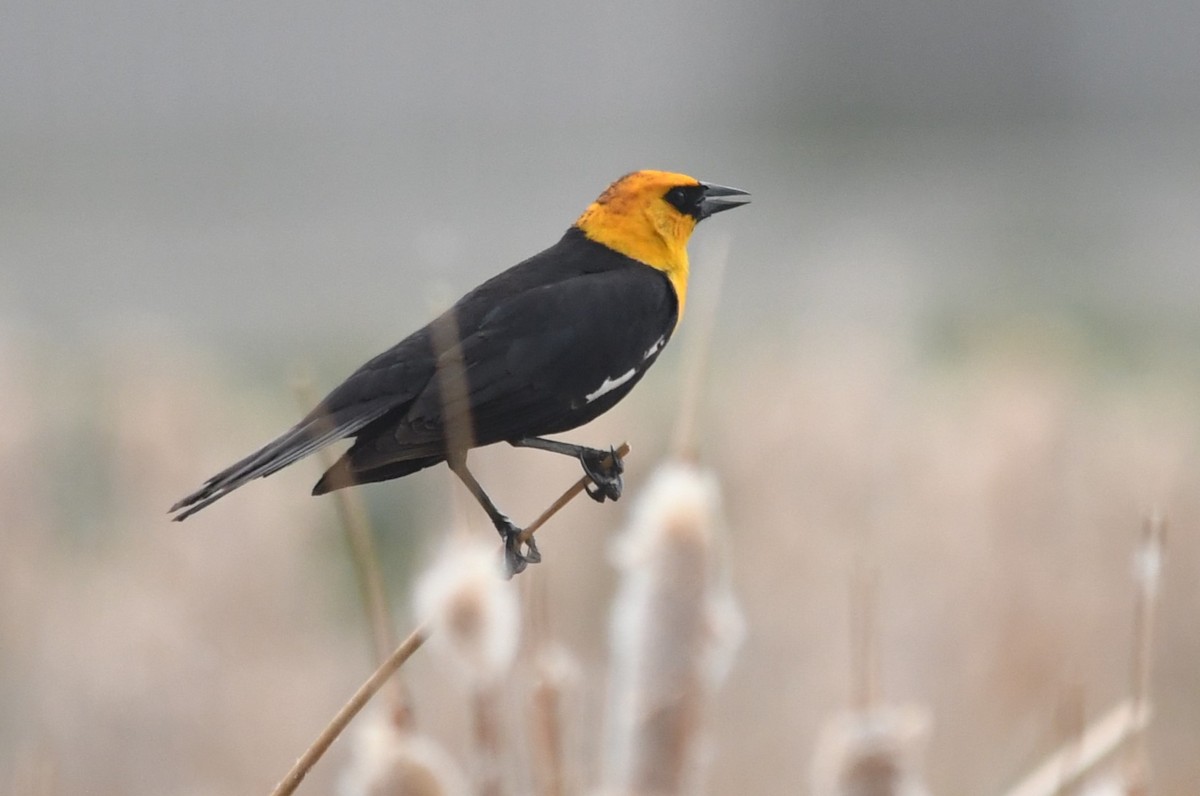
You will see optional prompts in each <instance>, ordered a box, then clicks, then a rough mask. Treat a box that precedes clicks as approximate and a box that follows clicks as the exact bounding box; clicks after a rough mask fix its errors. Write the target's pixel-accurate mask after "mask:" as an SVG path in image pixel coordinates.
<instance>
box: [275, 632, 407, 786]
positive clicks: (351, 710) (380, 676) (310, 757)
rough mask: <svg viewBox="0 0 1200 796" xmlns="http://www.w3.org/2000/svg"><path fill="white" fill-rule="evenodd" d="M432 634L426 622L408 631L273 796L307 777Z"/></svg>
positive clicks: (297, 784) (302, 757) (305, 753)
mask: <svg viewBox="0 0 1200 796" xmlns="http://www.w3.org/2000/svg"><path fill="white" fill-rule="evenodd" d="M427 638H429V630H428V628H426V626H425V625H418V626H417V629H416V630H414V631H413V632H412V633H410V634H409V635H408V638H406V639H404V641H402V642H400V646H399V647H397V648H396V651H395V652H393V653H392V654H391V655H390V656H388V659H387V660H385V661H384V662H383V663H382V664H381V665H380V666H379V668H378V669H376V670H375V673H374V674H372V675H371V676H370V677H368V678H367V681H366V682H365V683H363V684H362V685H361V686H359V688H358V690H357V691H355V692H354V696H352V697H350V701H349V702H347V703H346V704H345V705H343V706H342V709H341V710H339V711H338V712H337V715H335V716H334V717H333V720H332V721H330V722H329V725H328V726H327V727H325V729H324V730H322V731H321V734H320V735H318V736H317V739H316V740H315V741H313V743H312V745H311V746H309V747H308V749H306V750H305V751H304V754H302V755H300V758H299V759H298V760H297V761H296V764H295V765H294V766H292V769H291V771H289V772H288V773H287V775H286V776H284V778H283V779H282V780H280V781H279V784H278V785H276V786H275V790H273V791H271V796H288V794H290V793H293V792H294V791H295V790H296V788H297V787H299V785H300V783H301V782H302V781H303V780H304V777H305V776H307V775H308V772H309V770H310V769H311V768H312V767H313V766H314V765H315V764H316V762H317V761H318V760H320V759H321V756H322V755H324V754H325V752H326V750H327V749H329V747H330V745H331V744H332V743H333V742H334V741H335V740H337V737H338V736H339V735H341V734H342V730H344V729H346V725H348V724H349V723H350V721H351V719H353V718H354V717H355V716H357V715H358V712H359V711H360V710H362V709H363V707H364V706H365V705H366V704H367V702H369V701H371V697H373V696H375V694H376V693H377V692H378V691H379V689H380V688H382V687H383V684H384V683H386V682H387V680H388V678H389V677H391V676H392V674H393V673H395V672H396V670H397V669H399V668H400V667H401V666H403V665H404V662H405V661H407V660H408V659H409V658H411V657H412V655H413V653H414V652H416V651H417V650H419V649H420V648H421V645H422V644H424V643H425V640H426V639H427Z"/></svg>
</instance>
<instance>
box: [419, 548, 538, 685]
mask: <svg viewBox="0 0 1200 796" xmlns="http://www.w3.org/2000/svg"><path fill="white" fill-rule="evenodd" d="M416 603H417V612H418V614H419V615H420V616H421V617H422V618H423V619H424V620H425V621H428V622H429V623H430V630H431V633H432V637H431V641H432V642H433V643H434V644H435V645H437V646H439V647H441V648H442V649H443V650H445V651H446V652H447V653H448V654H449V657H451V658H452V659H454V660H455V661H457V662H458V663H459V665H460V666H461V667H462V668H463V671H464V672H465V673H466V675H467V676H468V677H470V678H471V679H472V680H473V681H475V682H476V683H490V682H495V681H496V680H499V679H500V678H501V677H502V676H503V675H504V674H505V673H506V672H507V671H508V669H509V667H510V666H511V665H512V662H513V658H514V656H515V655H516V651H517V641H518V638H519V636H520V625H521V623H520V610H519V606H518V601H517V593H516V588H515V586H514V585H513V583H512V582H511V581H509V580H507V579H506V578H505V577H504V573H503V570H502V565H501V561H500V557H499V556H498V555H497V553H496V550H495V548H494V547H492V546H491V545H488V544H484V543H481V542H471V541H467V540H463V539H461V538H456V539H455V540H454V541H452V542H451V544H450V547H449V548H448V549H447V550H446V551H445V552H444V553H443V554H442V555H441V556H440V557H439V558H438V560H437V561H436V562H435V563H434V565H433V566H432V567H431V568H430V569H429V570H428V571H427V572H426V573H425V575H424V576H423V577H422V578H421V580H420V582H419V583H418V585H417V595H416Z"/></svg>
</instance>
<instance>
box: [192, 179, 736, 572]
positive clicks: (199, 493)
mask: <svg viewBox="0 0 1200 796" xmlns="http://www.w3.org/2000/svg"><path fill="white" fill-rule="evenodd" d="M747 196H748V194H747V193H746V192H745V191H739V190H737V189H735V188H725V187H722V186H720V185H712V184H709V183H703V182H700V181H698V180H696V179H693V178H692V177H688V176H686V175H683V174H671V173H667V172H662V171H638V172H633V173H631V174H627V175H625V176H624V177H622V178H621V179H619V180H617V181H616V182H614V183H613V184H612V185H611V186H609V187H608V189H607V190H606V191H605V192H604V193H603V194H601V195H600V197H599V198H598V199H596V201H595V202H593V203H592V204H591V205H590V206H589V207H588V208H587V210H585V211H584V213H583V215H581V216H580V217H579V219H578V220H577V221H576V222H575V224H574V225H572V226H571V228H570V229H568V230H567V232H566V234H565V235H563V237H562V239H561V240H559V241H558V243H556V244H554V245H553V246H551V247H550V248H548V249H546V250H545V251H543V252H541V253H540V254H536V255H534V256H533V257H530V258H529V259H528V260H525V261H524V262H522V263H520V264H518V265H515V266H513V267H512V268H509V269H508V270H507V271H505V272H503V273H501V274H499V275H498V276H495V277H493V278H491V279H489V280H488V281H486V282H484V283H483V284H482V285H480V286H479V287H477V288H475V289H474V290H472V291H471V292H470V293H468V294H467V295H465V296H463V297H462V298H461V299H459V301H458V303H456V304H455V305H454V306H453V307H451V308H450V309H449V310H447V312H446V313H445V314H444V315H443V316H442V317H441V318H438V319H437V320H434V321H433V322H432V323H430V324H429V325H428V326H426V327H424V328H423V329H420V330H418V331H416V332H414V333H413V334H411V335H409V336H408V337H406V338H405V339H404V340H402V341H401V342H400V343H398V344H397V345H395V346H393V347H392V348H391V349H389V350H387V351H385V352H383V353H382V354H380V355H379V356H377V357H375V358H374V359H372V360H371V361H369V362H367V363H366V364H365V365H363V366H362V367H361V368H359V369H358V370H356V371H355V372H354V373H353V374H351V376H350V377H349V378H348V379H346V381H344V382H343V383H342V384H341V385H340V386H339V387H337V388H336V389H334V391H333V392H331V393H330V394H329V395H328V396H326V398H325V399H324V400H323V401H321V403H320V404H318V405H317V407H316V408H315V409H313V411H312V412H310V413H309V414H308V415H307V416H306V417H305V418H304V419H303V420H301V421H300V422H299V423H297V424H296V425H295V426H294V427H292V429H291V430H289V431H287V432H286V433H284V434H283V435H282V436H281V437H279V438H278V439H276V440H275V441H274V442H271V443H270V444H268V445H266V446H265V447H263V448H262V449H261V450H258V451H256V452H255V453H252V454H250V455H249V456H247V457H246V458H245V459H242V460H241V461H240V462H237V463H236V464H234V465H232V466H230V467H228V468H226V469H225V470H222V471H221V472H219V473H217V474H216V475H214V476H213V477H212V478H210V479H208V481H206V482H205V483H204V485H203V486H201V487H200V488H199V489H198V490H196V491H195V492H193V493H192V494H190V495H188V496H187V497H185V498H184V499H183V500H180V501H179V502H178V503H176V504H175V505H174V506H172V507H171V511H172V512H178V513H177V514H176V515H175V517H174V519H176V520H182V519H184V518H185V517H188V516H190V515H191V514H193V513H195V512H197V511H199V510H200V509H202V508H204V507H205V506H207V505H208V504H210V503H212V502H213V501H215V500H217V499H218V498H221V497H224V496H225V495H227V494H229V493H230V492H232V491H233V490H234V489H237V488H238V487H239V486H241V485H242V484H244V483H246V482H247V481H250V480H251V479H254V478H259V477H261V476H266V475H270V474H271V473H274V472H275V471H277V470H279V469H281V468H283V467H286V466H287V465H289V464H291V463H292V462H295V461H297V460H298V459H301V458H303V457H305V456H307V455H309V454H310V453H313V452H314V451H316V450H318V449H319V448H323V447H324V446H326V445H329V444H330V443H332V442H335V441H336V440H339V439H344V438H347V437H353V438H354V444H353V445H352V446H351V447H350V449H349V450H347V451H346V452H345V453H344V454H343V455H342V457H341V458H340V459H339V460H338V461H337V463H336V464H335V465H334V466H333V467H331V468H330V469H329V471H328V472H326V473H325V475H324V476H323V477H322V478H321V480H320V481H318V482H317V484H316V486H315V487H313V494H314V495H320V494H324V493H326V492H329V491H331V490H333V489H339V488H341V487H343V486H350V485H352V484H357V483H366V482H371V481H385V480H388V479H391V478H400V477H401V476H405V475H408V474H409V473H414V472H416V471H417V470H421V469H423V468H425V467H430V466H432V465H435V464H438V463H439V462H443V461H444V462H447V463H448V464H449V466H450V469H451V470H453V471H454V473H455V474H456V475H458V477H459V478H460V479H462V481H463V483H464V484H465V485H466V487H467V488H468V489H469V490H470V491H471V494H472V495H474V496H475V498H476V499H477V500H478V501H479V503H480V504H481V505H482V506H483V508H484V510H486V511H487V513H488V516H489V517H490V518H491V520H492V523H493V524H494V525H495V526H496V529H497V530H498V531H499V532H500V535H501V536H502V537H503V538H504V540H505V548H506V559H507V563H508V566H509V569H510V571H511V572H519V571H520V570H522V569H524V567H525V564H526V563H527V562H532V561H537V560H538V559H539V555H538V552H537V548H536V547H535V546H534V545H533V541H532V539H530V540H529V542H528V548H527V551H525V552H522V551H521V550H520V549H519V547H520V545H519V543H518V541H517V539H518V536H519V534H520V529H518V528H517V527H516V526H515V525H514V524H513V522H512V521H511V520H509V519H508V517H506V516H505V515H504V514H502V513H501V512H500V511H499V510H498V509H497V508H496V506H495V505H494V504H493V503H492V501H491V500H490V499H489V498H488V496H487V495H486V494H485V493H484V491H483V488H482V487H481V486H480V485H479V482H478V481H476V480H475V478H474V476H472V475H471V473H470V471H469V470H468V469H467V465H466V455H467V449H468V448H470V447H476V446H482V445H491V444H493V443H496V442H508V443H510V444H512V445H515V446H521V447H529V448H539V449H542V450H547V451H552V452H555V453H562V454H566V455H569V456H572V457H575V458H578V459H579V460H580V462H581V463H582V464H583V469H584V471H585V472H586V473H587V475H588V476H589V477H590V478H591V480H592V482H593V484H594V487H592V488H590V489H589V490H588V492H589V494H590V495H591V496H592V497H593V498H595V499H596V500H598V501H601V502H603V501H604V499H605V498H609V499H611V500H616V499H617V498H618V497H620V495H621V485H622V483H621V472H622V470H623V467H622V465H621V462H620V460H619V458H618V457H617V456H616V455H615V452H614V451H611V450H609V451H603V450H598V449H595V448H585V447H582V446H579V445H571V444H568V443H565V442H558V441H554V440H548V439H542V437H543V435H546V434H556V433H559V432H563V431H567V430H569V429H573V428H575V427H577V426H580V425H582V424H584V423H587V422H588V421H590V420H592V419H593V418H595V417H598V416H599V415H601V414H603V413H604V412H606V411H608V410H609V409H610V408H612V407H613V406H614V405H615V404H616V403H617V402H618V401H620V400H621V399H622V398H624V397H625V395H626V394H627V393H628V392H629V391H630V390H631V389H632V388H633V385H635V384H637V382H638V380H639V379H641V377H642V375H643V374H644V373H645V372H646V370H647V369H648V368H649V367H650V366H651V365H652V364H654V361H655V360H656V359H657V358H658V355H659V352H661V351H662V349H663V346H664V345H666V344H667V341H668V340H670V338H671V334H672V332H674V331H675V326H676V324H677V323H678V321H679V318H680V316H681V315H682V313H683V307H684V301H685V298H686V296H687V280H688V255H687V242H688V238H689V237H690V236H691V234H692V231H693V230H694V229H695V227H696V223H697V222H699V221H701V220H703V219H705V218H707V217H708V216H710V215H712V214H713V213H718V212H720V211H722V210H728V209H730V208H733V207H738V206H740V205H742V204H744V203H745V202H747V201H748V199H746V197H747ZM440 330H448V332H449V336H447V335H442V336H441V338H440V340H439V331H440ZM455 372H456V373H457V374H458V375H459V381H458V382H457V384H458V389H453V388H452V387H451V386H450V385H451V381H450V380H449V379H448V376H452V375H454V373H455ZM439 374H440V375H439ZM456 424H461V425H456ZM456 428H465V429H466V430H467V433H466V434H456V433H455V431H454V430H455V429H456Z"/></svg>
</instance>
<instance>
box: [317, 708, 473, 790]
mask: <svg viewBox="0 0 1200 796" xmlns="http://www.w3.org/2000/svg"><path fill="white" fill-rule="evenodd" d="M353 755H354V756H353V760H352V762H351V765H350V768H349V769H347V771H346V773H345V774H344V775H343V777H342V781H341V788H340V792H341V794H342V796H466V794H467V793H468V792H469V791H468V790H467V785H466V782H465V780H464V779H463V776H462V774H461V773H460V771H459V769H458V766H457V765H456V764H455V762H454V761H453V760H452V759H451V758H450V756H449V755H448V754H446V752H445V751H443V750H442V748H441V747H440V746H438V745H437V744H436V743H434V742H433V741H432V740H430V739H428V738H424V737H421V736H418V735H416V734H414V733H412V732H409V731H406V730H402V729H399V728H397V727H396V726H395V724H394V723H393V722H392V721H391V720H389V718H388V717H387V716H386V714H385V713H378V714H376V715H374V716H372V717H371V718H370V719H369V720H368V721H366V722H365V723H364V724H363V728H362V730H360V731H359V733H358V735H357V737H356V738H355V744H354V753H353Z"/></svg>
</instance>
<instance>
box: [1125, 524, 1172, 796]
mask: <svg viewBox="0 0 1200 796" xmlns="http://www.w3.org/2000/svg"><path fill="white" fill-rule="evenodd" d="M1166 539H1167V521H1166V518H1165V517H1163V516H1162V515H1161V514H1159V513H1158V512H1157V511H1155V512H1153V513H1152V514H1151V515H1150V517H1148V518H1147V519H1146V522H1145V523H1144V524H1143V526H1142V542H1141V544H1140V545H1139V546H1138V549H1137V551H1136V552H1135V553H1134V558H1133V573H1134V582H1135V584H1136V585H1137V593H1136V595H1135V597H1134V610H1133V663H1132V666H1131V667H1130V672H1131V679H1132V683H1131V689H1130V690H1131V691H1132V693H1133V705H1134V712H1135V713H1139V714H1140V713H1143V712H1148V711H1149V709H1150V675H1151V669H1152V664H1153V662H1154V625H1155V617H1156V616H1157V614H1158V598H1159V591H1160V590H1161V587H1162V568H1163V553H1164V550H1165V546H1166ZM1149 768H1150V766H1149V754H1148V752H1147V750H1146V733H1144V732H1139V733H1138V734H1137V737H1136V738H1135V739H1134V741H1133V743H1131V744H1130V745H1129V747H1128V753H1127V756H1126V759H1125V771H1124V776H1125V781H1126V783H1127V786H1128V790H1129V793H1130V794H1131V795H1132V794H1143V793H1146V792H1148V790H1149V783H1148V780H1149Z"/></svg>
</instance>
